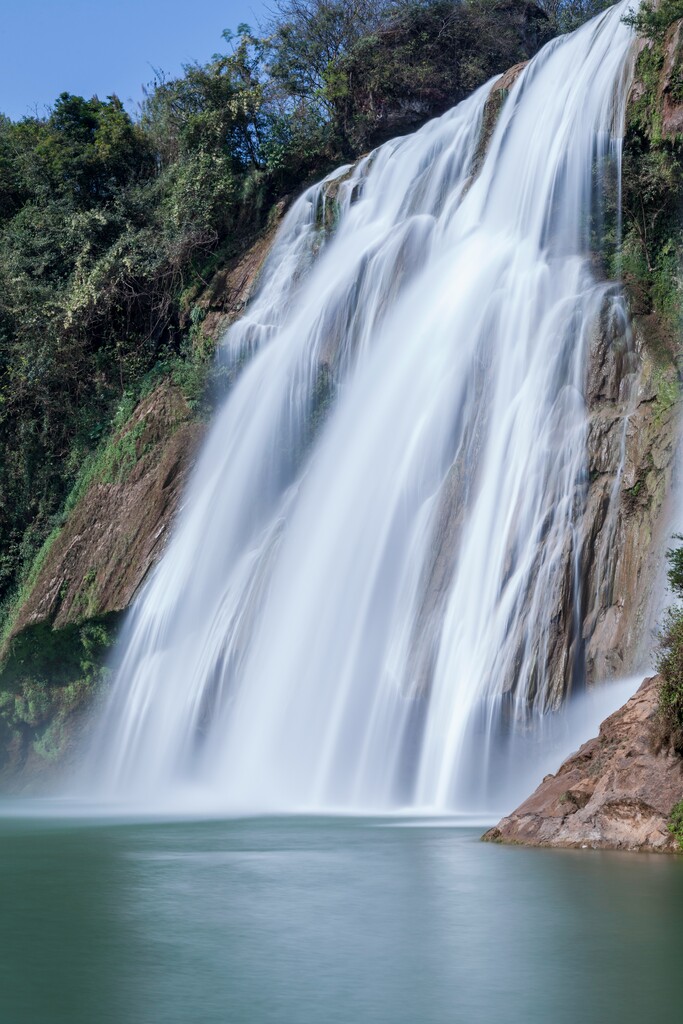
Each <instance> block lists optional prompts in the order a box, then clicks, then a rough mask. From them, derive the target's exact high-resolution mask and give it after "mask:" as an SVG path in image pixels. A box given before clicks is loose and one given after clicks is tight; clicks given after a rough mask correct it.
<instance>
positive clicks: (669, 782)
mask: <svg viewBox="0 0 683 1024" xmlns="http://www.w3.org/2000/svg"><path fill="white" fill-rule="evenodd" d="M658 683H659V678H658V677H657V676H653V677H652V678H650V679H646V680H645V682H644V683H643V684H642V685H641V687H640V689H639V690H638V692H637V693H636V694H635V695H634V696H633V697H631V699H630V700H629V701H628V702H627V703H626V704H625V705H624V706H623V707H622V708H620V709H619V711H616V712H615V713H614V714H613V715H610V717H609V718H607V719H606V720H605V721H604V722H603V723H602V725H601V726H600V733H599V735H598V736H597V737H596V738H595V739H592V740H589V741H588V742H587V743H584V745H583V746H582V747H581V748H580V750H578V751H577V753H575V754H572V755H571V757H568V758H567V760H566V761H565V762H564V764H563V765H562V766H561V768H560V769H559V771H558V772H557V774H556V775H547V776H546V777H545V779H544V780H543V782H542V783H541V784H540V786H539V787H538V789H537V790H536V792H535V793H533V794H532V795H531V796H530V797H529V798H528V800H525V801H524V803H523V804H521V805H520V806H519V807H518V808H517V810H515V811H513V812H512V814H510V815H508V817H506V818H503V820H502V821H500V822H499V823H498V825H497V826H496V827H495V828H493V829H489V831H488V832H487V833H486V835H485V836H484V837H483V838H484V839H485V840H487V841H488V842H501V843H521V844H523V845H526V846H557V847H591V848H593V849H616V850H650V851H656V852H660V853H670V852H674V851H675V850H676V843H675V841H674V838H673V836H672V835H671V833H670V832H669V830H668V828H667V819H668V817H669V813H670V811H671V808H672V807H673V806H674V804H676V803H677V802H678V801H679V800H680V799H681V798H682V797H683V760H681V758H679V757H677V756H676V755H674V754H670V753H668V752H664V751H661V752H659V753H655V752H654V749H653V740H652V731H653V724H654V718H655V716H656V714H657V691H658Z"/></svg>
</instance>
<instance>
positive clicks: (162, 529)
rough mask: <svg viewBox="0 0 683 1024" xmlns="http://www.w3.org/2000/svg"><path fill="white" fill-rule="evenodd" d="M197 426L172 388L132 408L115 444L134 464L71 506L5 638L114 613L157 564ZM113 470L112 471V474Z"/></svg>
mask: <svg viewBox="0 0 683 1024" xmlns="http://www.w3.org/2000/svg"><path fill="white" fill-rule="evenodd" d="M202 432H203V427H202V426H201V424H198V423H196V422H193V421H192V414H191V412H190V409H189V407H188V405H187V403H186V401H185V399H184V397H183V395H182V393H181V392H180V391H179V389H178V388H176V387H174V386H172V385H171V384H169V383H168V382H166V383H164V384H162V385H160V387H158V388H157V389H156V390H155V391H153V392H152V394H151V395H149V396H148V397H147V398H146V399H144V400H143V401H142V402H140V404H139V405H138V407H137V409H136V410H135V413H134V414H133V416H132V417H131V419H130V420H129V421H128V422H127V423H126V425H125V427H124V428H123V429H122V431H121V433H120V434H119V437H118V438H117V440H119V441H121V442H122V443H125V442H126V438H130V439H133V438H134V440H131V441H130V442H129V444H130V446H131V448H132V446H133V445H134V446H135V456H134V457H133V456H131V457H130V458H131V461H132V460H133V458H135V459H136V461H134V464H133V465H131V466H130V469H129V471H128V472H126V471H125V466H124V472H123V474H121V478H120V479H115V480H113V481H112V482H100V481H98V480H97V478H96V479H95V480H94V481H93V483H92V484H91V486H90V487H89V488H88V489H87V491H86V493H85V494H84V495H83V497H82V498H81V499H80V501H79V502H78V503H77V505H76V507H75V508H74V510H73V512H72V513H71V514H70V516H69V517H68V519H67V522H66V524H65V526H64V528H63V529H62V531H61V533H60V534H59V536H58V537H57V538H56V540H55V541H54V543H53V544H52V547H51V548H50V550H49V552H48V555H47V558H46V560H45V563H44V565H43V567H42V569H41V571H40V573H39V575H38V577H37V579H36V582H35V585H34V587H33V589H32V590H31V592H30V594H29V596H28V598H27V600H26V601H25V603H24V604H23V606H22V608H21V609H20V611H19V615H18V616H17V620H16V622H15V624H14V629H13V631H12V634H13V635H16V634H17V633H19V632H20V631H21V630H22V629H24V628H25V627H27V626H31V625H36V624H37V623H40V622H49V623H51V624H52V625H53V626H55V628H59V627H61V626H66V625H67V624H68V623H72V622H79V621H80V620H82V619H85V618H90V617H92V616H95V615H105V614H107V613H109V612H116V611H122V610H123V609H124V608H126V607H127V606H128V605H129V604H130V602H131V601H132V599H133V597H134V595H135V593H136V592H137V590H138V588H139V587H140V585H141V583H142V582H143V580H144V579H145V577H146V575H147V573H148V572H149V570H150V568H151V567H152V566H153V565H154V564H155V562H156V560H157V559H158V557H159V555H160V553H161V551H162V549H163V547H164V545H165V543H166V539H167V536H168V533H169V527H170V524H171V521H172V519H173V516H174V513H175V511H176V508H177V506H178V502H179V498H180V495H181V493H182V489H183V486H184V483H185V479H186V476H187V472H188V469H189V466H190V464H191V462H192V458H193V455H194V452H195V450H196V447H197V443H198V441H199V438H200V436H201V434H202ZM115 468H116V469H117V470H118V467H115Z"/></svg>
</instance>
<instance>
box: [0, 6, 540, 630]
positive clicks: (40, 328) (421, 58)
mask: <svg viewBox="0 0 683 1024" xmlns="http://www.w3.org/2000/svg"><path fill="white" fill-rule="evenodd" d="M549 26H550V22H549V20H548V18H547V16H546V15H545V14H543V12H542V11H541V10H540V9H539V8H538V7H536V6H534V4H533V3H529V2H527V0H512V2H510V0H465V2H463V3H460V2H455V0H281V2H280V3H279V6H278V5H277V4H276V9H275V12H274V15H273V23H272V24H271V25H270V26H269V28H268V34H267V36H266V37H264V38H261V37H258V36H256V35H255V34H254V33H252V32H251V31H250V29H249V28H248V26H246V25H241V26H239V28H238V30H237V34H236V35H233V34H231V33H230V32H226V33H225V34H224V44H225V45H224V47H223V52H221V53H217V54H215V55H214V57H213V58H212V59H211V60H210V61H208V62H207V63H206V64H191V65H188V66H187V67H186V68H185V69H184V73H183V74H182V75H180V76H178V77H176V78H172V79H163V78H162V80H161V81H159V82H158V83H157V84H156V86H155V88H154V89H153V90H152V91H151V92H150V93H149V95H148V96H147V97H146V99H145V102H144V104H143V108H142V111H141V114H140V117H139V118H138V119H137V120H133V119H132V118H131V117H130V116H129V115H128V114H127V113H126V111H125V110H124V108H123V106H122V104H121V103H120V101H119V100H118V98H117V97H116V96H110V97H108V98H107V99H106V100H100V99H98V98H97V97H92V98H90V99H87V98H84V97H80V96H74V95H71V94H69V93H62V95H61V96H59V98H58V99H57V100H56V102H55V104H54V107H53V108H52V110H51V111H50V112H49V113H48V114H47V115H46V116H45V117H38V116H33V117H27V118H24V119H23V120H21V121H19V122H12V121H10V120H9V119H7V118H5V117H2V116H0V446H2V451H3V458H2V460H0V553H1V554H0V618H2V617H3V616H4V619H5V628H6V629H7V623H8V618H7V616H8V610H9V609H10V608H11V607H16V601H17V598H18V597H19V598H21V595H22V594H25V593H26V589H27V588H30V586H31V584H32V580H33V579H35V573H36V569H37V567H39V566H40V565H41V564H42V559H43V558H44V556H45V552H46V550H47V548H44V547H43V546H44V544H46V542H47V544H48V546H49V544H50V543H52V542H53V540H54V537H55V536H56V534H57V532H58V530H59V527H60V525H61V523H62V522H63V518H64V515H65V514H66V513H67V512H68V511H69V509H70V508H72V507H73V505H74V504H75V502H76V501H77V500H78V497H79V496H80V495H82V494H83V492H84V489H85V488H86V486H87V485H88V483H89V482H90V481H92V480H93V479H94V478H95V477H96V476H97V477H98V478H99V479H102V480H105V481H110V482H114V481H116V480H120V479H123V478H124V477H125V475H126V474H127V473H129V472H130V471H131V469H132V468H133V467H134V465H135V463H136V460H137V459H139V458H140V456H141V445H143V446H144V441H143V438H142V434H141V433H140V432H139V431H138V433H136V432H135V431H131V430H129V431H125V432H121V428H122V427H123V423H124V422H125V419H127V418H128V416H130V413H131V411H132V404H131V403H133V404H134V402H135V400H136V399H137V398H139V397H140V395H141V394H142V393H144V389H145V388H146V387H147V386H148V384H149V382H150V381H152V380H157V381H158V380H159V378H160V376H161V375H164V374H165V375H167V376H170V377H171V378H172V379H173V380H174V381H175V382H176V383H177V384H178V385H179V386H180V387H181V388H182V389H183V391H184V393H185V394H186V396H187V398H188V401H189V402H190V404H191V405H192V407H193V408H194V409H195V410H196V411H197V413H198V414H204V413H205V412H206V411H207V408H208V403H207V399H206V397H205V396H206V389H207V385H211V386H216V387H217V386H218V385H220V386H221V387H223V386H225V384H226V383H227V384H229V381H228V380H224V379H223V377H225V371H222V370H221V369H220V368H219V367H214V365H213V362H212V358H211V356H212V354H211V351H210V347H209V346H207V345H206V344H203V343H202V342H201V337H200V335H201V331H200V329H199V322H198V321H193V320H192V314H190V309H191V308H192V304H193V303H195V302H196V300H197V296H198V295H199V293H200V292H201V291H202V290H203V289H206V287H207V284H208V283H209V279H210V277H211V275H212V274H213V273H214V272H215V271H216V270H217V269H218V268H219V267H220V266H221V265H224V264H225V262H226V260H228V259H230V258H232V257H233V256H234V255H236V254H238V253H239V252H240V251H242V250H243V249H244V247H245V246H246V245H248V244H249V242H250V240H252V239H253V238H255V237H256V236H257V235H258V233H259V232H260V231H261V230H262V229H263V228H264V227H265V225H266V224H267V222H268V217H269V212H270V211H271V210H272V209H273V207H274V204H275V203H277V202H279V201H280V200H282V199H283V198H284V197H286V196H288V195H291V194H292V193H293V192H295V191H297V190H299V189H301V187H302V186H303V185H304V184H306V183H307V182H308V181H309V180H310V179H311V178H312V177H320V176H321V175H322V174H323V173H325V172H326V171H327V170H328V169H329V168H330V167H331V166H333V165H335V164H338V163H339V162H341V161H342V160H345V159H348V158H353V157H355V156H357V155H359V153H360V152H361V151H362V150H364V149H366V148H367V147H368V146H369V145H373V144H374V143H375V142H376V141H378V140H379V139H381V138H383V137H385V136H386V135H387V134H388V133H400V132H404V131H407V130H412V129H413V128H414V127H416V126H417V125H418V124H420V123H422V122H423V121H424V120H426V119H427V118H428V117H431V116H433V115H434V114H437V113H440V112H441V111H442V110H444V109H446V107H448V106H450V105H452V104H453V103H454V102H456V101H457V100H458V99H460V98H461V96H462V95H463V94H464V93H465V92H466V91H468V90H469V89H471V88H473V87H474V86H476V85H479V84H480V83H481V82H483V81H484V80H485V79H486V78H488V77H489V76H490V75H491V74H493V73H494V72H501V71H504V70H505V69H506V68H507V66H508V65H510V64H512V63H514V62H516V61H518V60H522V59H525V58H527V57H530V56H531V55H532V54H533V53H534V52H535V50H536V49H538V47H539V45H540V44H541V43H542V42H544V41H545V39H546V38H548V36H549V34H550V27H549ZM121 410H124V411H125V412H126V416H125V417H124V419H120V418H119V413H120V411H121ZM323 411H324V402H321V403H320V410H319V412H320V415H321V416H322V413H323ZM316 415H318V413H316ZM112 422H113V426H112ZM136 429H138V428H136ZM110 435H113V440H109V441H107V440H103V439H104V438H107V437H108V436H110Z"/></svg>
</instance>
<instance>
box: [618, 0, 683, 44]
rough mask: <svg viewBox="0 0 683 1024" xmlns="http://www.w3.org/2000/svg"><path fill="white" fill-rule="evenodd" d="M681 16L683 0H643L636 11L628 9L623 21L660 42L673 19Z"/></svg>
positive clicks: (682, 14) (647, 37) (682, 16)
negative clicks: (654, 0)
mask: <svg viewBox="0 0 683 1024" xmlns="http://www.w3.org/2000/svg"><path fill="white" fill-rule="evenodd" d="M679 18H683V0H658V2H657V3H654V2H653V0H644V3H642V4H641V5H640V6H639V7H638V9H637V10H636V11H630V12H629V13H628V14H627V15H626V16H625V17H624V21H625V22H626V24H627V25H631V26H632V27H633V28H635V30H636V32H638V34H639V35H641V36H644V37H645V38H646V39H649V40H651V41H653V42H657V43H661V42H662V41H663V39H664V36H665V35H666V33H667V31H668V29H669V27H670V26H671V25H672V24H673V22H674V21H678V19H679Z"/></svg>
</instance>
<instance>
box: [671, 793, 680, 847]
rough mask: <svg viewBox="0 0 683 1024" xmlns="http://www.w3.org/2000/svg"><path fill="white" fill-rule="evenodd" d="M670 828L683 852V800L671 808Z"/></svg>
mask: <svg viewBox="0 0 683 1024" xmlns="http://www.w3.org/2000/svg"><path fill="white" fill-rule="evenodd" d="M668 828H669V832H670V833H671V835H672V836H673V837H674V839H675V840H676V843H677V844H678V848H679V850H683V800H680V801H679V802H678V803H677V804H675V805H674V806H673V807H672V808H671V813H670V814H669V822H668Z"/></svg>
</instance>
